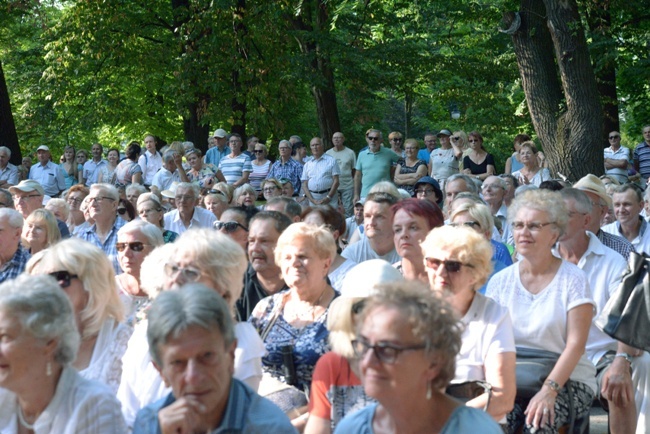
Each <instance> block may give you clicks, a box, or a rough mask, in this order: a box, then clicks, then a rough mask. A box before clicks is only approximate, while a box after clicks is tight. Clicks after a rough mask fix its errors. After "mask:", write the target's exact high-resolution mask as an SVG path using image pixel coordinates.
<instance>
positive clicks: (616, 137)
mask: <svg viewBox="0 0 650 434" xmlns="http://www.w3.org/2000/svg"><path fill="white" fill-rule="evenodd" d="M620 138H621V136H609V140H614V139H620Z"/></svg>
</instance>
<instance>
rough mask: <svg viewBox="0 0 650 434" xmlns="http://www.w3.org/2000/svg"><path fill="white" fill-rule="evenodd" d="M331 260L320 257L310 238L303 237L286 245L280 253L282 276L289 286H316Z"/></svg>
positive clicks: (323, 277)
mask: <svg viewBox="0 0 650 434" xmlns="http://www.w3.org/2000/svg"><path fill="white" fill-rule="evenodd" d="M331 262H332V260H331V259H329V258H327V259H322V258H320V257H319V256H318V255H317V254H316V251H315V249H314V243H313V242H312V240H310V239H308V238H304V237H298V238H296V239H294V240H293V241H292V242H291V244H289V245H286V246H285V247H284V248H283V250H282V253H281V255H280V264H279V265H280V269H281V270H282V278H283V279H284V281H285V283H286V284H287V286H288V287H289V288H306V289H309V288H315V287H316V288H317V287H320V283H322V282H323V280H324V279H325V276H327V273H328V272H329V268H330V265H331Z"/></svg>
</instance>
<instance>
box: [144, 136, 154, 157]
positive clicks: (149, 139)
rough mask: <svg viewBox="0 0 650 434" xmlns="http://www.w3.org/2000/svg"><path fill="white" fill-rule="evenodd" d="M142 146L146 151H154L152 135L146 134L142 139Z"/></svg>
mask: <svg viewBox="0 0 650 434" xmlns="http://www.w3.org/2000/svg"><path fill="white" fill-rule="evenodd" d="M144 147H145V148H147V151H149V152H151V153H152V154H155V153H156V139H154V138H153V137H152V136H147V137H145V139H144Z"/></svg>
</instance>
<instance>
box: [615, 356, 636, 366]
mask: <svg viewBox="0 0 650 434" xmlns="http://www.w3.org/2000/svg"><path fill="white" fill-rule="evenodd" d="M614 357H622V358H624V359H625V360H627V362H628V363H629V364H630V365H631V364H632V356H630V355H629V354H628V353H616V356H614Z"/></svg>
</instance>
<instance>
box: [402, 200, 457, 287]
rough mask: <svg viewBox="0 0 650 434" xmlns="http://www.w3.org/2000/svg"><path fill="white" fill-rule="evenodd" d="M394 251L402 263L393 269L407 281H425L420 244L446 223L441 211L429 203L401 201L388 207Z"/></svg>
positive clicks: (425, 201) (423, 201) (425, 275)
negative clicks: (391, 218) (390, 216)
mask: <svg viewBox="0 0 650 434" xmlns="http://www.w3.org/2000/svg"><path fill="white" fill-rule="evenodd" d="M391 212H392V214H393V233H394V240H395V249H396V250H397V253H398V254H399V255H400V256H401V257H402V260H401V261H400V262H398V263H396V264H395V267H396V268H397V269H398V270H399V272H400V273H402V274H403V275H404V277H405V278H406V279H407V280H420V281H422V282H427V271H426V269H425V268H424V257H423V256H422V249H421V248H420V243H421V242H422V241H424V239H425V238H426V236H427V234H428V233H429V231H430V230H431V229H433V228H437V227H438V226H442V225H443V224H444V223H445V219H444V217H443V216H442V211H441V210H440V208H439V207H438V206H437V205H436V204H434V203H432V202H429V201H428V200H419V199H404V200H401V201H399V202H397V203H396V204H395V205H393V206H392V207H391Z"/></svg>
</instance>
